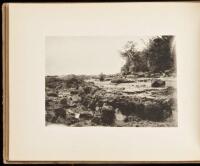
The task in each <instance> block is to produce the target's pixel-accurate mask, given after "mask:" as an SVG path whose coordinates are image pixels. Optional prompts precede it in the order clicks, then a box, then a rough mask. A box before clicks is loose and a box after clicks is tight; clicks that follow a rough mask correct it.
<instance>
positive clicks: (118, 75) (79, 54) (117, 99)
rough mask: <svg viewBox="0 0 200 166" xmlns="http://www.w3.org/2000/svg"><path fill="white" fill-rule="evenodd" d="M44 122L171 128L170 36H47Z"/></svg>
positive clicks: (174, 122) (173, 92)
mask: <svg viewBox="0 0 200 166" xmlns="http://www.w3.org/2000/svg"><path fill="white" fill-rule="evenodd" d="M45 63H46V64H45V72H46V75H45V122H46V123H45V124H46V126H49V125H65V126H71V127H89V126H96V127H98V126H103V127H106V126H107V127H177V126H178V124H177V121H178V117H177V111H178V110H177V98H176V91H177V88H176V49H175V36H173V35H163V36H159V35H158V36H156V35H155V36H130V37H126V36H47V37H46V38H45Z"/></svg>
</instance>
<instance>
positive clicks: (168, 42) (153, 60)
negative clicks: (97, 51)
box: [120, 36, 176, 74]
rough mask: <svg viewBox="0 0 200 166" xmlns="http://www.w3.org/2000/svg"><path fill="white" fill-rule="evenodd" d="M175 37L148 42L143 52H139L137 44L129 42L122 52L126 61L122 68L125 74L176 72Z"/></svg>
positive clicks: (164, 37) (159, 38)
mask: <svg viewBox="0 0 200 166" xmlns="http://www.w3.org/2000/svg"><path fill="white" fill-rule="evenodd" d="M173 40H174V37H173V36H157V37H154V38H152V39H150V41H149V42H148V45H147V47H146V48H145V49H143V50H142V51H139V50H137V48H136V44H135V43H134V42H132V41H128V42H127V43H126V45H125V47H124V49H123V50H122V51H121V52H120V54H121V56H122V57H123V58H125V59H126V63H125V65H124V66H123V67H122V69H121V72H122V73H123V74H132V73H135V72H151V73H159V72H165V71H167V70H168V71H169V70H170V71H171V72H174V71H175V67H176V65H175V49H174V46H173V44H172V43H173Z"/></svg>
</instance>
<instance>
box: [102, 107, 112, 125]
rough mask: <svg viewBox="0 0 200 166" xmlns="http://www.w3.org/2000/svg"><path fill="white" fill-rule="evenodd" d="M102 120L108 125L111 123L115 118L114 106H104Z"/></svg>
mask: <svg viewBox="0 0 200 166" xmlns="http://www.w3.org/2000/svg"><path fill="white" fill-rule="evenodd" d="M101 111H102V116H101V119H102V122H103V123H104V124H106V125H111V124H113V123H114V120H115V110H114V108H113V107H112V106H109V105H107V104H104V105H103V107H102V110H101Z"/></svg>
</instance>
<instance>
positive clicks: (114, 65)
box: [45, 36, 150, 75]
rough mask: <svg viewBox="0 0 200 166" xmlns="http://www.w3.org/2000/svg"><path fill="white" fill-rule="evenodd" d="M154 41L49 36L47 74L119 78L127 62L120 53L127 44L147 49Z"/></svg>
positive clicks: (135, 38)
mask: <svg viewBox="0 0 200 166" xmlns="http://www.w3.org/2000/svg"><path fill="white" fill-rule="evenodd" d="M149 38H150V37H101V36H99V37H98V36H97V37H84V36H82V37H67V36H66V37H65V36H49V37H46V41H45V49H46V50H45V51H46V52H45V54H46V65H45V66H46V74H47V75H66V74H87V75H89V74H100V73H104V74H115V73H119V72H120V69H121V67H122V66H123V64H124V63H125V60H124V59H123V58H122V57H121V56H120V54H119V51H120V50H122V49H123V47H124V46H125V44H126V43H127V41H134V42H136V43H137V47H138V49H141V48H143V47H145V43H144V41H145V42H147V41H148V39H149Z"/></svg>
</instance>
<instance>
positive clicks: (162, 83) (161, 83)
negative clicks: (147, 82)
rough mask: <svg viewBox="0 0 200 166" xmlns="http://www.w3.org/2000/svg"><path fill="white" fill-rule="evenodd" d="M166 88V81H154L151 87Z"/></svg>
mask: <svg viewBox="0 0 200 166" xmlns="http://www.w3.org/2000/svg"><path fill="white" fill-rule="evenodd" d="M164 86H165V81H163V80H159V79H156V80H153V81H152V83H151V87H164Z"/></svg>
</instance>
